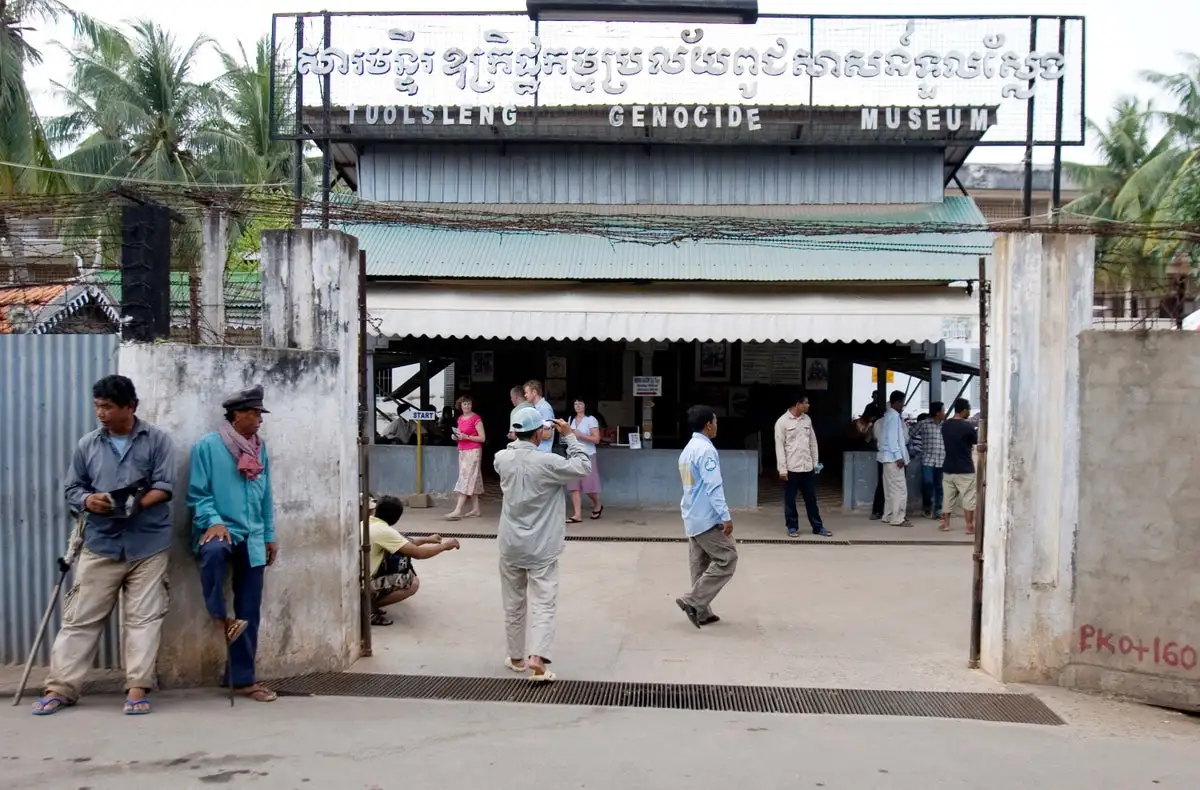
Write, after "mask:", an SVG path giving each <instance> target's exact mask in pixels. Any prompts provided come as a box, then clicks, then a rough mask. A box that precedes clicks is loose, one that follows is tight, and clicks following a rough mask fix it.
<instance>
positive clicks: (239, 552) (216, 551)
mask: <svg viewBox="0 0 1200 790" xmlns="http://www.w3.org/2000/svg"><path fill="white" fill-rule="evenodd" d="M227 570H228V571H231V572H232V575H233V614H234V617H236V618H237V619H238V620H245V621H246V623H247V624H248V625H247V626H246V631H245V633H243V634H242V635H241V636H240V637H238V639H237V641H235V642H234V643H233V644H232V645H230V646H229V666H228V668H227V669H226V677H225V682H226V683H228V682H230V681H231V680H232V682H233V685H234V686H236V687H239V688H240V687H243V686H253V685H254V657H255V655H257V653H258V623H259V612H260V610H261V609H262V593H263V572H264V571H265V570H266V566H262V565H260V566H259V567H257V568H252V567H250V554H249V551H248V550H247V548H246V543H245V541H243V542H241V543H239V544H238V545H236V546H231V545H229V544H228V543H226V542H225V541H223V540H212V541H209V542H208V543H205V544H204V545H203V546H201V547H200V586H201V588H202V589H203V590H204V605H205V607H207V609H208V614H209V616H210V617H212V618H214V619H221V620H223V619H225V618H226V617H227V616H228V615H227V614H226V611H227V610H226V608H225V574H226V571H227Z"/></svg>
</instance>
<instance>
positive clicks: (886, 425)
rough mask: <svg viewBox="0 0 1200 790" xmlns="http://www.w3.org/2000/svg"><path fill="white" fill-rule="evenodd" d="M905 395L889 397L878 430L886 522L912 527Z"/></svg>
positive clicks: (901, 393)
mask: <svg viewBox="0 0 1200 790" xmlns="http://www.w3.org/2000/svg"><path fill="white" fill-rule="evenodd" d="M903 414H904V393H903V392H901V391H900V390H896V391H894V392H893V393H892V395H891V397H890V398H888V410H887V414H885V415H884V417H883V427H882V428H881V429H880V430H879V454H878V455H877V456H876V458H877V460H878V461H879V463H881V464H883V520H884V521H885V522H887V523H888V524H891V525H892V526H893V527H911V526H912V525H913V523H912V522H911V521H909V520H908V516H907V512H908V480H907V479H906V478H905V473H904V468H905V467H906V466H908V436H907V435H906V434H907V431H905V429H904V417H903Z"/></svg>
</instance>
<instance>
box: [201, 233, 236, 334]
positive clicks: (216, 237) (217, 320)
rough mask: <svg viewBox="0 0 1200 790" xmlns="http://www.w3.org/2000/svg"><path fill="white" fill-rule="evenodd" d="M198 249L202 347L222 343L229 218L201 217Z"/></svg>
mask: <svg viewBox="0 0 1200 790" xmlns="http://www.w3.org/2000/svg"><path fill="white" fill-rule="evenodd" d="M202 222H203V226H202V228H201V248H200V322H201V325H202V326H201V328H202V330H203V338H204V342H205V345H213V346H221V345H224V344H225V263H226V260H227V258H228V256H229V215H228V214H226V213H225V212H224V211H220V210H218V209H209V210H208V211H206V212H205V214H204V219H203V220H202Z"/></svg>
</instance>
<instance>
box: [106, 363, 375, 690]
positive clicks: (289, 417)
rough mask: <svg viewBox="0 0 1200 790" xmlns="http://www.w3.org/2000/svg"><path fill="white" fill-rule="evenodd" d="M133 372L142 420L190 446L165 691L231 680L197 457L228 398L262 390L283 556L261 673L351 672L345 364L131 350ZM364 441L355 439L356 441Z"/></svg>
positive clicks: (271, 589) (179, 509)
mask: <svg viewBox="0 0 1200 790" xmlns="http://www.w3.org/2000/svg"><path fill="white" fill-rule="evenodd" d="M120 366H121V371H122V373H123V374H124V375H126V376H129V377H130V378H131V379H133V381H134V383H135V384H136V385H137V387H138V393H139V395H140V396H141V404H140V406H139V409H138V411H139V414H140V415H141V416H142V417H143V418H144V419H146V420H149V421H150V422H152V423H154V424H156V425H158V426H159V427H160V428H162V429H164V430H165V431H167V432H168V433H169V434H170V435H171V437H172V439H173V440H174V442H175V446H176V448H177V450H178V461H179V464H178V471H177V476H176V491H175V494H176V496H175V500H174V508H173V513H174V521H175V542H174V545H173V547H172V550H171V571H170V573H171V610H170V614H169V615H168V616H167V621H166V625H165V627H164V632H163V643H162V648H161V650H160V651H159V659H158V672H159V682H160V684H161V685H163V686H194V685H211V684H216V683H219V682H220V675H221V672H222V670H223V668H224V665H225V645H224V642H223V641H222V639H221V637H220V633H219V631H218V630H217V629H216V628H215V627H214V626H213V625H212V621H211V620H209V619H208V615H207V614H206V612H205V609H204V602H203V598H202V597H201V593H200V579H199V574H198V572H197V567H196V560H195V556H194V554H193V553H192V525H191V515H190V513H189V512H188V511H187V508H186V496H187V475H188V454H189V453H190V451H191V447H192V446H193V445H194V444H195V443H196V441H197V440H198V439H199V438H200V437H201V436H204V435H205V434H206V433H208V432H210V431H213V430H215V429H216V428H217V427H218V426H219V425H220V422H221V420H222V419H223V411H222V409H221V401H222V400H224V399H225V398H226V397H228V395H229V394H231V393H233V392H236V391H237V390H239V389H242V388H244V387H247V386H251V385H253V384H262V385H263V388H264V390H265V393H266V405H267V408H268V409H270V411H271V413H270V414H268V415H265V416H264V422H263V428H262V436H263V439H264V440H265V441H266V443H267V451H268V453H269V458H270V463H271V482H272V494H273V496H274V500H275V522H276V531H277V533H278V537H279V547H280V558H279V561H278V563H277V564H276V565H275V566H274V567H272V568H270V569H269V570H268V571H267V581H266V592H265V594H264V597H263V626H262V633H261V636H260V641H259V652H258V655H259V667H260V673H261V675H262V676H263V677H265V678H270V677H280V676H286V675H290V674H298V673H304V672H313V671H337V670H341V669H345V668H346V667H348V666H349V665H350V663H351V662H352V661H353V660H354V659H355V658H356V657H357V655H358V644H359V637H358V628H357V625H358V621H357V617H358V599H357V597H356V596H355V595H354V594H353V593H354V591H355V590H356V589H357V581H358V537H357V535H358V532H357V529H356V528H357V523H356V522H355V521H354V520H353V519H347V518H346V514H345V513H344V512H343V510H344V508H343V507H342V503H343V500H345V499H346V498H347V497H354V498H357V492H356V491H355V490H351V491H348V492H347V491H343V490H342V489H341V488H340V486H339V476H340V475H339V473H340V467H341V463H342V457H341V456H342V454H341V453H340V452H339V446H340V445H341V444H343V443H344V438H345V437H344V434H345V433H346V430H345V428H344V427H343V425H342V422H341V420H340V415H339V412H340V408H341V404H340V400H341V399H340V398H338V397H337V396H336V395H335V393H336V392H338V385H339V382H338V378H339V372H340V371H339V368H340V364H339V360H338V356H337V355H336V354H333V353H330V352H312V351H292V350H275V349H260V348H231V347H225V348H217V347H205V346H184V345H174V344H157V345H155V344H127V345H124V346H122V347H121V356H120ZM351 438H353V436H351Z"/></svg>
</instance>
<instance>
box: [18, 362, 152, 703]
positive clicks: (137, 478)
mask: <svg viewBox="0 0 1200 790" xmlns="http://www.w3.org/2000/svg"><path fill="white" fill-rule="evenodd" d="M92 401H93V405H94V406H95V409H96V419H97V420H99V422H100V427H99V428H98V429H96V430H94V431H92V432H91V433H89V434H88V435H86V436H84V437H83V438H82V439H80V440H79V445H78V446H77V447H76V448H75V456H74V458H73V459H72V460H71V468H70V469H69V470H67V484H66V496H67V504H68V505H69V506H70V508H71V510H72V511H74V512H75V513H84V514H86V515H85V522H84V531H83V551H82V553H81V554H80V556H79V562H78V564H77V565H76V566H75V582H74V585H73V586H72V587H71V590H70V592H69V593H67V597H66V603H65V604H64V605H63V623H62V629H61V630H60V631H59V632H58V636H57V637H56V638H55V640H54V648H53V650H52V651H51V653H50V673H49V675H47V676H46V690H45V693H44V695H43V696H42V697H41V698H40V699H38V701H37V702H35V703H34V705H33V713H34V715H37V716H48V715H50V714H52V713H56V712H57V711H58V710H60V709H61V708H64V707H68V706H71V705H74V704H75V702H76V701H77V700H78V699H79V695H80V693H81V692H82V690H83V684H84V681H85V680H86V679H87V674H88V669H89V668H90V667H91V665H92V658H93V656H95V654H96V644H97V642H98V641H99V640H100V634H101V632H102V631H103V630H104V621H105V620H106V619H107V618H108V616H109V614H110V613H111V612H112V611H113V607H115V606H116V603H117V597H118V596H119V595H120V594H121V593H122V592H123V593H124V606H123V608H122V611H123V615H124V617H123V618H122V619H123V620H124V627H125V633H124V638H123V639H122V642H123V643H124V647H125V678H126V680H125V683H126V685H125V688H126V699H125V708H124V710H125V713H127V714H133V715H137V714H143V713H149V712H150V700H149V699H148V698H147V696H146V695H147V694H148V693H149V691H150V688H151V687H152V685H153V683H154V661H155V658H156V656H157V655H158V643H159V638H160V636H161V635H162V622H163V618H164V617H165V616H166V613H167V587H166V577H167V549H168V548H170V545H171V508H170V506H169V505H168V504H167V503H168V502H169V500H170V499H171V492H172V490H173V484H174V479H175V457H174V453H173V451H172V447H171V439H170V437H168V436H167V435H166V434H165V433H164V432H163V431H161V430H159V429H158V428H155V427H154V426H153V425H151V424H149V423H147V422H143V421H142V420H139V419H138V418H137V417H136V416H135V415H134V412H135V411H136V410H137V405H138V400H137V391H136V390H135V389H134V387H133V382H132V381H130V380H129V379H127V378H126V377H124V376H105V377H104V378H102V379H100V380H99V381H97V382H96V383H95V385H94V386H93V387H92Z"/></svg>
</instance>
